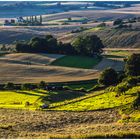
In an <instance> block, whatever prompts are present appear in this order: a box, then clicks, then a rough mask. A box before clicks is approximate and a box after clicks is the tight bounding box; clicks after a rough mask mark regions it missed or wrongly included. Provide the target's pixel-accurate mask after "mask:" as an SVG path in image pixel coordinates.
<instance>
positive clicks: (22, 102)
mask: <svg viewBox="0 0 140 140" xmlns="http://www.w3.org/2000/svg"><path fill="white" fill-rule="evenodd" d="M84 95H85V93H81V92H72V91H57V92H49V91H45V90H34V91H21V90H20V91H0V108H15V109H30V110H35V109H37V108H39V106H40V105H43V104H44V103H46V104H51V103H55V102H63V101H65V100H72V99H74V98H77V97H80V96H84ZM27 102H29V103H30V105H28V106H26V103H27Z"/></svg>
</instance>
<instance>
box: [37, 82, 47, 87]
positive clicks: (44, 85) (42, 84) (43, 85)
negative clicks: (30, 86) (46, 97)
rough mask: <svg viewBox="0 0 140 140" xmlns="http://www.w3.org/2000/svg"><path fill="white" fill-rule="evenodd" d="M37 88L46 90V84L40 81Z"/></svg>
mask: <svg viewBox="0 0 140 140" xmlns="http://www.w3.org/2000/svg"><path fill="white" fill-rule="evenodd" d="M38 87H39V88H40V89H46V82H44V81H41V82H40V83H39V85H38Z"/></svg>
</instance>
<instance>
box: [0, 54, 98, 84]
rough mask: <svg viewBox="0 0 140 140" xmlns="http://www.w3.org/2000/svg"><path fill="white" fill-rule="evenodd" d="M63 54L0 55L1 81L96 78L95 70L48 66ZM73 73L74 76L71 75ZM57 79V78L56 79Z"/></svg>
mask: <svg viewBox="0 0 140 140" xmlns="http://www.w3.org/2000/svg"><path fill="white" fill-rule="evenodd" d="M61 56H63V55H44V54H26V53H23V54H20V53H19V54H7V55H5V56H1V57H0V65H1V69H0V75H1V79H0V82H1V83H5V82H15V83H24V82H33V83H37V82H40V81H42V80H44V81H46V82H56V81H57V82H64V81H77V80H78V81H79V80H88V79H93V77H94V78H97V76H98V74H99V72H97V70H89V69H78V68H67V67H59V66H50V65H48V64H49V63H50V62H52V61H53V60H55V59H56V58H59V57H61ZM73 75H74V77H73ZM56 79H57V80H56Z"/></svg>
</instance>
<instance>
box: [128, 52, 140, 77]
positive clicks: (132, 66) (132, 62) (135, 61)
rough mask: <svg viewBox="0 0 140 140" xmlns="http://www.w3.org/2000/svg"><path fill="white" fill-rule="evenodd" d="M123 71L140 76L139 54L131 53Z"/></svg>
mask: <svg viewBox="0 0 140 140" xmlns="http://www.w3.org/2000/svg"><path fill="white" fill-rule="evenodd" d="M125 73H126V75H130V76H140V54H132V55H131V56H130V57H128V59H127V61H126V64H125Z"/></svg>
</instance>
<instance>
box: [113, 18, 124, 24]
mask: <svg viewBox="0 0 140 140" xmlns="http://www.w3.org/2000/svg"><path fill="white" fill-rule="evenodd" d="M122 23H123V21H122V19H116V20H115V21H114V22H113V25H120V24H122Z"/></svg>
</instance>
